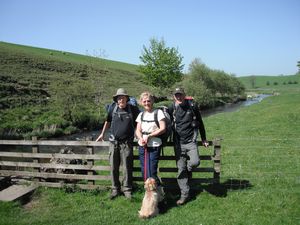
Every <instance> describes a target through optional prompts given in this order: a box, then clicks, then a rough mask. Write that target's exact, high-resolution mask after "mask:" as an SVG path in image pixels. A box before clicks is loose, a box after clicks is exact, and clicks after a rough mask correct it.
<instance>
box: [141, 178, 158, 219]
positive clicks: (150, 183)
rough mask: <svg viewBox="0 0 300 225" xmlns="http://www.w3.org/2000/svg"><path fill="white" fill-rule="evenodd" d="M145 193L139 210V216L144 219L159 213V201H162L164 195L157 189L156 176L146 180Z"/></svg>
mask: <svg viewBox="0 0 300 225" xmlns="http://www.w3.org/2000/svg"><path fill="white" fill-rule="evenodd" d="M144 188H145V191H146V192H145V195H144V198H143V203H142V207H141V210H140V211H139V217H140V218H142V219H146V218H150V217H154V216H156V215H157V214H158V212H159V211H158V207H157V205H158V202H159V201H161V198H162V196H160V193H158V191H157V184H156V181H155V179H154V178H152V177H149V178H148V179H147V180H146V181H145V185H144Z"/></svg>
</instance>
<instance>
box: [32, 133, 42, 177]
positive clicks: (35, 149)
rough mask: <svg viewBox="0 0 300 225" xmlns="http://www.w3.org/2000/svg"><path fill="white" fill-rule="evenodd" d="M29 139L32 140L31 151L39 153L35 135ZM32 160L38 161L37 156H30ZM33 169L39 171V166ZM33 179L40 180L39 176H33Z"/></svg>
mask: <svg viewBox="0 0 300 225" xmlns="http://www.w3.org/2000/svg"><path fill="white" fill-rule="evenodd" d="M31 140H32V153H34V154H37V153H39V146H38V144H37V137H36V136H33V137H32V138H31ZM32 162H33V163H39V159H38V158H32ZM33 171H34V172H41V171H40V168H33ZM34 180H35V181H40V178H35V179H34Z"/></svg>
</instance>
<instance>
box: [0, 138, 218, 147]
mask: <svg viewBox="0 0 300 225" xmlns="http://www.w3.org/2000/svg"><path fill="white" fill-rule="evenodd" d="M208 143H209V145H213V142H212V141H209V142H208ZM197 144H198V146H202V142H201V141H198V142H197ZM0 145H27V146H28V145H29V146H32V145H40V146H91V147H109V145H110V142H109V141H100V142H96V141H65V140H35V141H33V140H0ZM134 146H137V143H136V142H135V143H134ZM166 146H173V143H172V142H168V143H166Z"/></svg>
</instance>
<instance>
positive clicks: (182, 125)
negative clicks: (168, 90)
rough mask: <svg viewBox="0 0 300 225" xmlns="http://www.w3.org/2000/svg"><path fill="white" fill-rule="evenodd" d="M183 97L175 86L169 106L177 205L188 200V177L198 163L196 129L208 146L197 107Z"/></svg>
mask: <svg viewBox="0 0 300 225" xmlns="http://www.w3.org/2000/svg"><path fill="white" fill-rule="evenodd" d="M185 97H186V95H185V92H184V90H183V89H182V88H176V89H175V91H174V93H173V98H174V103H173V104H172V105H171V106H170V107H169V113H170V116H171V119H172V121H173V125H174V146H175V156H176V164H177V168H178V176H177V182H178V185H179V188H180V192H181V196H180V199H179V200H178V201H177V205H183V204H185V203H186V202H187V201H188V200H189V198H190V196H189V192H190V186H189V179H191V177H192V169H193V168H196V167H197V166H199V164H200V159H199V152H198V146H197V137H198V130H199V132H200V136H201V140H202V143H203V146H204V147H208V142H207V140H206V133H205V128H204V124H203V121H202V117H201V114H200V111H199V108H198V107H197V105H194V103H191V102H189V101H188V100H186V99H185Z"/></svg>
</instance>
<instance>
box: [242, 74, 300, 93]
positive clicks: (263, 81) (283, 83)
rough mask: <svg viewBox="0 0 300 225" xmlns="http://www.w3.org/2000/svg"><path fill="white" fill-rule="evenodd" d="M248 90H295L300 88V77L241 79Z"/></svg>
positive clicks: (251, 77)
mask: <svg viewBox="0 0 300 225" xmlns="http://www.w3.org/2000/svg"><path fill="white" fill-rule="evenodd" d="M239 80H240V81H241V82H242V83H243V84H244V85H245V87H246V88H247V89H265V90H269V91H272V90H278V89H294V88H299V84H300V75H289V76H248V77H239Z"/></svg>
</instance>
